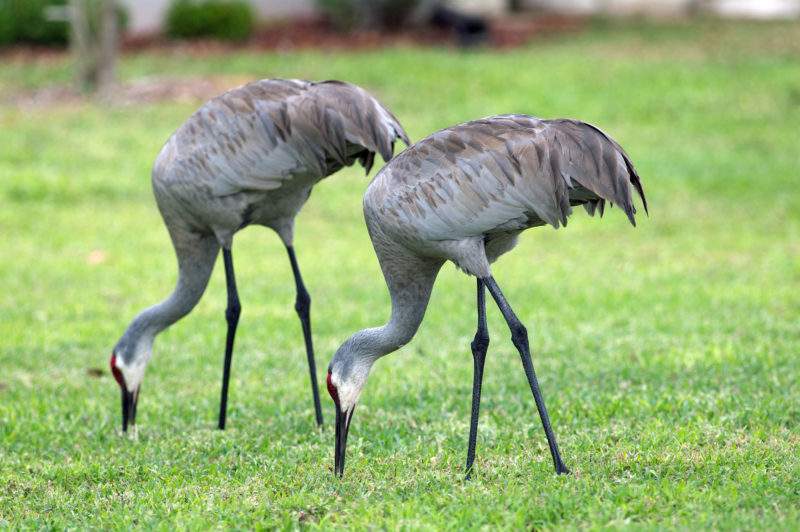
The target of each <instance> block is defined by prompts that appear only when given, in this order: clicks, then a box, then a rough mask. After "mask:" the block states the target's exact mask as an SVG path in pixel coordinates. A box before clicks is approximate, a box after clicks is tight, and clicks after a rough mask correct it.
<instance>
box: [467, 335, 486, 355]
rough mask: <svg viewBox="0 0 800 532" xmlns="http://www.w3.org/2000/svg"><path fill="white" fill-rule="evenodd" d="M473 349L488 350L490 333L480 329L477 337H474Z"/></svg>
mask: <svg viewBox="0 0 800 532" xmlns="http://www.w3.org/2000/svg"><path fill="white" fill-rule="evenodd" d="M471 345H472V350H473V351H481V352H484V353H485V352H486V350H487V349H489V335H488V334H487V333H486V332H485V331H478V332H476V333H475V338H473V339H472V344H471Z"/></svg>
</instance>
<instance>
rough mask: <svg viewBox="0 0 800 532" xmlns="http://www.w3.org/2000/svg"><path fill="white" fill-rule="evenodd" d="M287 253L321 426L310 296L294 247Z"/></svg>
mask: <svg viewBox="0 0 800 532" xmlns="http://www.w3.org/2000/svg"><path fill="white" fill-rule="evenodd" d="M286 252H287V253H289V261H290V262H291V263H292V272H293V273H294V283H295V286H296V287H297V299H296V300H295V303H294V309H295V310H296V311H297V315H298V316H299V317H300V324H301V325H302V326H303V338H304V339H305V342H306V357H307V358H308V371H309V373H310V374H311V392H312V393H313V394H314V413H315V414H316V417H317V425H320V426H321V425H322V406H321V405H320V403H319V387H318V386H317V364H316V362H314V342H313V341H312V339H311V315H310V312H311V296H309V295H308V290H306V286H305V285H304V284H303V277H302V275H300V267H299V266H298V265H297V257H295V255H294V247H292V246H286Z"/></svg>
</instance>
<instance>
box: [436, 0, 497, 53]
mask: <svg viewBox="0 0 800 532" xmlns="http://www.w3.org/2000/svg"><path fill="white" fill-rule="evenodd" d="M431 24H433V25H434V26H436V27H437V28H442V29H446V30H449V31H452V32H453V33H454V34H455V36H456V39H457V40H458V45H459V46H463V47H468V46H477V45H479V44H483V43H485V42H486V41H487V40H488V39H489V24H488V23H487V22H486V20H485V19H484V18H483V17H479V16H477V15H470V14H467V13H461V12H459V11H457V10H455V9H452V8H449V7H447V6H445V5H443V4H439V5H437V6H436V7H434V8H433V12H432V13H431Z"/></svg>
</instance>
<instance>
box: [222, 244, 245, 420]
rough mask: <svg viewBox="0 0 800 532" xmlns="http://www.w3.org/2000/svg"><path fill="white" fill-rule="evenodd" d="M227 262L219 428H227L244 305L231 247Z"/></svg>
mask: <svg viewBox="0 0 800 532" xmlns="http://www.w3.org/2000/svg"><path fill="white" fill-rule="evenodd" d="M222 259H223V261H224V263H225V284H226V286H227V288H228V307H227V308H226V309H225V320H226V321H227V322H228V335H227V337H226V338H225V365H224V366H223V370H222V395H221V398H220V402H219V425H218V426H219V429H220V430H225V417H226V414H227V409H228V383H229V381H230V378H231V359H232V358H233V340H234V338H235V336H236V326H237V325H238V324H239V315H240V314H241V312H242V306H241V305H240V304H239V292H238V291H237V290H236V276H235V275H234V273H233V256H232V255H231V250H230V249H225V248H223V249H222Z"/></svg>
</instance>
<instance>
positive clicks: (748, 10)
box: [0, 0, 800, 90]
mask: <svg viewBox="0 0 800 532" xmlns="http://www.w3.org/2000/svg"><path fill="white" fill-rule="evenodd" d="M710 16H714V17H728V18H740V19H741V18H750V19H762V20H763V19H792V18H795V19H796V18H797V17H800V0H2V2H0V47H20V46H22V47H24V46H48V47H63V46H67V45H69V46H70V48H71V49H72V52H73V56H74V58H75V68H76V81H77V83H78V86H79V87H80V88H81V89H83V90H95V89H98V88H103V87H106V88H107V87H108V86H109V84H110V83H112V82H113V81H114V79H115V64H116V56H117V53H118V50H119V48H120V45H122V47H123V48H124V49H142V48H144V47H155V46H159V45H164V44H165V43H167V42H174V41H176V40H198V39H202V40H206V41H207V40H214V41H221V42H229V43H240V44H241V43H248V44H250V45H253V46H258V47H260V48H263V49H265V50H267V49H275V50H285V49H290V48H296V47H308V46H317V47H330V46H339V47H353V46H359V47H363V46H380V45H386V44H387V43H392V42H394V43H396V42H405V43H425V44H443V43H446V42H448V41H449V42H452V43H454V44H455V45H457V46H461V47H468V46H481V45H485V46H494V47H509V46H519V45H521V44H524V43H525V42H527V41H529V40H530V39H531V38H532V37H536V36H540V35H542V34H546V33H553V32H565V31H577V30H579V29H580V28H581V27H584V26H586V24H587V20H592V19H596V18H598V17H637V18H640V19H641V18H643V17H656V18H661V19H664V18H672V19H676V18H685V17H710ZM206 44H208V43H206Z"/></svg>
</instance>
